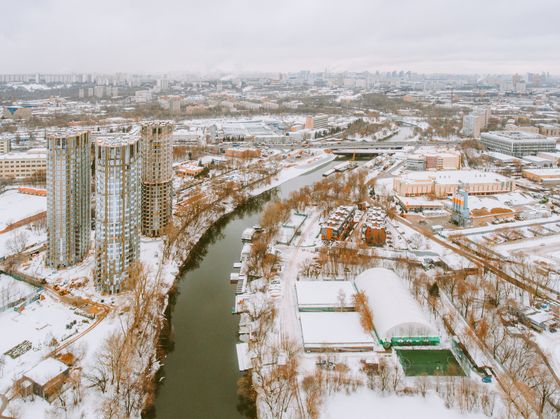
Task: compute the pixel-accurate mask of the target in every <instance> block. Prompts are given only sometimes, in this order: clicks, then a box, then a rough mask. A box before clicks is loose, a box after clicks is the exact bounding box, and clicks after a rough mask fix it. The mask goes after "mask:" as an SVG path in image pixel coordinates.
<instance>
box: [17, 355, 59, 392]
mask: <svg viewBox="0 0 560 419" xmlns="http://www.w3.org/2000/svg"><path fill="white" fill-rule="evenodd" d="M67 370H68V365H66V364H64V363H62V362H60V361H59V360H57V359H54V358H47V359H45V360H43V361H41V362H39V363H38V364H37V365H35V366H34V367H33V368H31V369H30V370H29V371H27V372H26V373H25V376H26V377H27V378H29V379H30V380H32V381H33V382H35V383H37V384H38V385H40V386H44V385H45V384H47V383H48V382H49V381H51V380H52V379H53V378H56V377H58V376H59V375H60V374H62V373H64V372H65V371H67Z"/></svg>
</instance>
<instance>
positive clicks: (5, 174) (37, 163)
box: [0, 151, 47, 179]
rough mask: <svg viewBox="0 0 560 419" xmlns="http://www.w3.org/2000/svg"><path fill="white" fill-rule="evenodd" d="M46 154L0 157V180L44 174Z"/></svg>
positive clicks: (34, 153) (20, 154) (6, 155)
mask: <svg viewBox="0 0 560 419" xmlns="http://www.w3.org/2000/svg"><path fill="white" fill-rule="evenodd" d="M46 170H47V154H46V153H38V152H35V151H34V152H29V153H7V154H2V155H0V178H3V179H25V178H28V177H31V176H36V175H38V174H42V173H46Z"/></svg>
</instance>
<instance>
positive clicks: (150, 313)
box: [85, 263, 164, 418]
mask: <svg viewBox="0 0 560 419" xmlns="http://www.w3.org/2000/svg"><path fill="white" fill-rule="evenodd" d="M158 277H159V276H158ZM160 286H161V285H160V284H159V283H158V281H153V278H152V277H151V276H150V275H149V274H148V272H147V271H146V269H145V268H144V267H143V266H142V265H141V264H140V263H136V264H134V265H132V266H131V268H130V269H129V271H128V276H127V279H126V281H125V282H124V283H123V290H124V291H125V292H128V293H129V297H130V298H129V300H128V301H129V306H128V309H127V312H126V313H125V314H124V315H122V316H120V318H119V320H120V328H117V329H116V330H114V331H113V332H112V333H111V334H110V335H109V336H108V337H107V338H106V340H105V342H104V344H103V346H102V348H101V350H100V351H99V352H98V354H97V358H96V362H95V365H94V366H93V368H92V369H91V370H89V371H88V372H87V374H85V380H86V382H87V384H88V386H90V387H92V388H95V389H97V390H98V391H100V392H101V393H102V395H103V401H104V402H103V405H102V406H101V413H102V415H103V417H106V418H120V417H130V416H136V415H139V414H140V412H141V411H142V409H143V408H144V406H145V405H147V404H150V402H151V400H150V399H151V398H152V397H153V396H154V383H153V380H152V375H153V373H154V369H155V365H156V354H155V351H154V345H156V342H157V336H158V331H159V330H160V329H161V326H162V322H163V321H164V319H163V316H162V315H161V313H160V310H159V307H161V306H162V305H163V299H164V294H163V293H162V291H161V289H160Z"/></svg>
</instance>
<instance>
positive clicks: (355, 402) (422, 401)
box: [321, 388, 487, 419]
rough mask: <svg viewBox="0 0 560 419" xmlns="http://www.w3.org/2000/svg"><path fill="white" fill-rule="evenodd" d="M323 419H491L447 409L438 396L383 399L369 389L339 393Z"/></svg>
mask: <svg viewBox="0 0 560 419" xmlns="http://www.w3.org/2000/svg"><path fill="white" fill-rule="evenodd" d="M322 412H323V413H322V415H321V418H322V419H340V418H352V419H365V418H384V417H387V418H430V419H482V418H487V416H485V415H483V414H482V413H479V414H463V413H461V412H459V411H458V410H450V409H447V408H446V407H445V405H444V402H443V400H441V399H440V398H439V397H436V396H428V397H426V398H421V397H400V396H395V395H387V396H384V395H380V394H379V393H375V392H373V391H371V390H368V389H366V388H361V389H359V390H357V391H356V392H354V393H351V394H346V393H337V394H335V395H334V396H332V397H330V398H328V399H327V401H326V403H325V406H324V407H323V409H322Z"/></svg>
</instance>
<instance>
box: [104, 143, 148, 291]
mask: <svg viewBox="0 0 560 419" xmlns="http://www.w3.org/2000/svg"><path fill="white" fill-rule="evenodd" d="M94 146H95V147H94V148H95V187H96V198H95V217H96V220H95V281H96V284H97V287H98V288H99V289H100V290H102V291H103V292H107V293H115V292H119V291H120V288H121V283H122V281H123V279H124V278H125V276H126V273H127V269H128V268H129V266H130V265H131V264H132V263H133V262H135V261H136V260H138V258H139V257H140V203H141V184H140V181H141V169H142V157H141V153H140V141H139V137H138V136H137V135H136V134H114V135H107V136H103V137H99V138H97V139H95V142H94Z"/></svg>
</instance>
